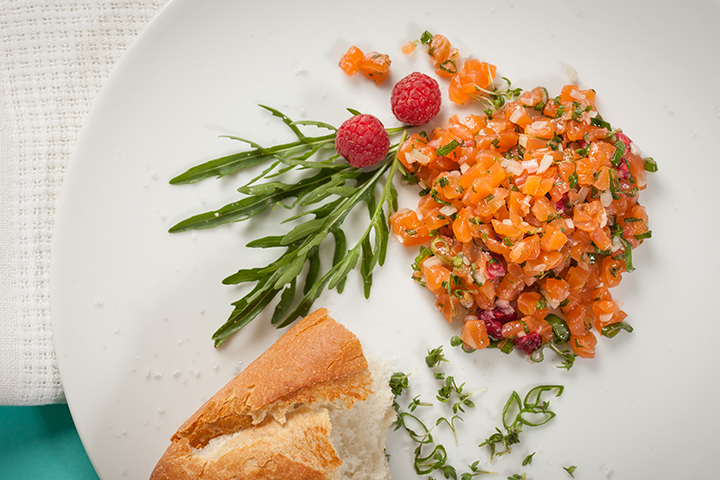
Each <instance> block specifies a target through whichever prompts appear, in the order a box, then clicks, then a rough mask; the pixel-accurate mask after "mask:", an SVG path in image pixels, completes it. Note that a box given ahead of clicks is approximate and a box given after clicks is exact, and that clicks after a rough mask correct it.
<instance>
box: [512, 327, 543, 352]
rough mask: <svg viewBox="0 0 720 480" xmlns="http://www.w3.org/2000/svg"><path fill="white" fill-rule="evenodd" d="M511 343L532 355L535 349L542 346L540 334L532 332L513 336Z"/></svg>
mask: <svg viewBox="0 0 720 480" xmlns="http://www.w3.org/2000/svg"><path fill="white" fill-rule="evenodd" d="M513 344H514V345H515V347H517V348H518V349H520V350H521V351H522V352H524V353H526V354H527V355H532V354H533V352H534V351H535V350H537V349H538V348H540V347H542V335H540V334H539V333H537V332H532V333H528V334H527V335H524V336H522V337H515V339H513Z"/></svg>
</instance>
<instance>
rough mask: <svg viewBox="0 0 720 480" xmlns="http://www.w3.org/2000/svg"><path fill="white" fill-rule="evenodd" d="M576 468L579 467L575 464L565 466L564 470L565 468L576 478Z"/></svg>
mask: <svg viewBox="0 0 720 480" xmlns="http://www.w3.org/2000/svg"><path fill="white" fill-rule="evenodd" d="M576 469H577V467H576V466H575V465H572V466H570V467H563V470H565V471H566V472H567V473H568V474H570V476H571V477H572V478H575V475H574V473H575V470H576Z"/></svg>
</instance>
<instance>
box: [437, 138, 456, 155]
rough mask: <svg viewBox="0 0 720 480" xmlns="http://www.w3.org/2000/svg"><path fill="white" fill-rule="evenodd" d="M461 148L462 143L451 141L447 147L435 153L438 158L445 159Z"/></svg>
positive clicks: (444, 146)
mask: <svg viewBox="0 0 720 480" xmlns="http://www.w3.org/2000/svg"><path fill="white" fill-rule="evenodd" d="M459 146H460V142H458V141H457V140H451V141H450V142H448V143H446V144H445V145H443V146H441V147H440V148H438V149H437V150H436V151H435V153H436V154H437V156H438V157H444V156H446V155H447V154H448V153H450V152H452V151H453V150H455V149H456V148H457V147H459Z"/></svg>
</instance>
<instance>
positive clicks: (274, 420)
mask: <svg viewBox="0 0 720 480" xmlns="http://www.w3.org/2000/svg"><path fill="white" fill-rule="evenodd" d="M371 387H372V377H371V374H370V371H369V370H368V364H367V360H366V359H365V356H364V355H363V351H362V346H361V345H360V341H359V340H358V339H357V337H356V336H355V335H354V334H353V333H352V332H350V331H348V330H347V329H346V328H345V327H343V326H342V325H340V324H338V323H336V322H335V321H334V320H333V319H332V318H331V317H330V316H329V315H328V311H327V310H326V309H324V308H321V309H319V310H317V311H315V312H313V313H311V314H310V315H308V316H307V317H305V318H304V319H302V320H301V321H300V322H298V323H297V324H296V325H295V326H293V327H292V328H291V329H290V330H288V331H287V332H286V333H285V334H284V335H283V336H282V337H280V339H278V340H277V341H276V342H275V343H274V344H273V345H272V346H271V347H270V348H268V349H267V350H266V351H265V352H264V353H263V354H262V355H260V356H259V357H258V358H257V359H256V360H255V361H253V362H252V363H251V364H250V365H248V366H247V368H246V369H245V370H244V371H243V372H241V373H240V374H239V375H238V376H237V377H235V378H234V379H233V380H231V381H230V382H229V383H228V384H227V385H225V386H224V387H223V388H222V389H220V390H219V391H218V392H217V393H216V394H215V395H214V396H213V397H212V398H211V399H210V400H208V401H207V402H206V403H205V404H204V405H203V406H202V407H201V408H200V409H198V410H197V411H196V412H195V413H194V414H193V415H192V416H191V417H190V418H188V419H187V421H185V423H184V424H183V425H182V426H181V427H180V428H179V429H178V431H177V432H176V433H175V435H173V437H172V439H171V440H172V443H171V445H170V447H169V448H168V449H167V451H166V452H165V454H164V455H163V457H162V458H161V459H160V462H158V465H157V466H156V467H155V470H154V471H153V474H152V476H151V477H150V478H151V480H160V479H175V480H179V479H221V478H222V479H226V478H227V479H235V478H237V479H240V478H243V479H244V478H248V479H255V478H257V479H260V478H262V479H278V480H279V479H290V478H292V479H308V480H315V479H317V480H320V479H322V480H325V479H331V478H334V477H333V475H334V472H335V471H336V470H337V469H338V468H339V466H340V464H341V463H342V462H341V461H340V459H339V458H338V457H337V454H336V453H335V450H334V449H333V447H332V445H331V443H330V438H329V435H330V428H331V426H330V421H329V418H328V414H327V410H326V409H325V408H323V407H324V406H339V407H345V408H349V407H351V406H352V405H353V403H354V402H356V401H361V400H365V399H366V398H367V397H368V396H369V395H370V394H371V393H372V392H371V389H372V388H371ZM309 405H310V406H312V409H310V408H307V407H306V406H309ZM285 424H287V425H285ZM230 434H234V435H233V436H232V438H234V439H235V440H234V443H231V444H228V445H233V447H232V448H229V447H227V448H226V447H225V446H223V447H221V448H220V449H219V450H218V448H217V443H218V442H219V441H220V440H221V439H218V440H217V441H213V439H216V438H218V437H223V439H222V442H226V437H224V436H228V435H230ZM206 447H207V448H206ZM211 451H212V452H213V453H212V454H210V453H208V452H211ZM218 452H220V453H218Z"/></svg>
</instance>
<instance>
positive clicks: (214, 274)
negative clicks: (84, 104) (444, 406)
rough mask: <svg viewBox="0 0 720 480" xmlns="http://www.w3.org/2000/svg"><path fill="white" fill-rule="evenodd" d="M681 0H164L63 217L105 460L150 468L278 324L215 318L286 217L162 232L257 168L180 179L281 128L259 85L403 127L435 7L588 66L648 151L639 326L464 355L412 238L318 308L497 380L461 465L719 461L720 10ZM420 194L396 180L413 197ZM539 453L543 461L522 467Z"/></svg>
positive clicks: (398, 461) (99, 455)
mask: <svg viewBox="0 0 720 480" xmlns="http://www.w3.org/2000/svg"><path fill="white" fill-rule="evenodd" d="M669 3H670V2H663V6H661V5H660V4H655V3H653V4H650V3H646V5H647V6H642V5H641V3H640V2H632V3H631V2H621V1H613V2H589V1H577V0H576V1H559V0H554V1H544V2H536V1H526V2H525V1H513V2H508V1H496V2H477V1H467V2H446V3H445V4H444V5H445V6H443V7H440V6H439V4H438V3H437V2H432V3H430V2H427V3H424V2H417V1H413V2H379V1H378V2H363V3H362V4H352V7H351V6H350V5H351V4H350V3H341V2H333V1H321V0H317V1H313V2H302V3H301V2H292V3H291V2H262V3H261V2H233V1H224V2H221V1H204V2H194V1H190V0H176V1H174V2H172V3H171V4H170V5H169V6H168V7H167V8H166V9H165V10H164V11H163V12H162V13H161V14H160V15H159V17H158V18H157V19H156V20H155V21H154V22H153V23H152V24H151V25H150V26H149V27H148V28H147V30H146V31H145V32H144V33H143V34H142V35H141V37H140V38H139V39H138V41H137V42H136V43H135V44H134V45H133V46H132V48H131V49H130V50H129V51H128V53H127V55H125V57H124V58H123V59H122V61H121V62H120V63H119V64H118V66H117V68H116V70H115V72H114V73H113V75H112V76H111V78H110V79H109V81H108V82H107V85H106V86H105V88H104V89H103V90H102V92H101V94H100V95H99V97H98V99H97V102H96V104H95V105H94V107H93V109H92V112H91V114H90V115H89V117H88V118H87V122H86V125H85V128H84V129H83V132H82V135H81V138H80V140H79V142H78V144H77V148H76V150H75V153H74V155H73V158H72V161H71V164H70V166H69V168H68V172H67V177H66V181H65V182H66V183H65V186H64V190H63V194H62V198H61V203H60V205H59V209H58V217H57V222H56V231H55V232H56V236H55V242H54V245H53V255H54V258H53V269H52V306H53V318H54V322H55V325H54V326H55V338H56V342H57V352H58V362H59V367H60V371H61V373H62V378H63V384H64V387H65V392H66V395H67V400H68V403H69V405H70V408H71V410H72V413H73V417H74V419H75V422H76V425H77V428H78V431H79V433H80V437H81V438H82V440H83V442H84V445H85V447H86V448H87V451H88V454H89V456H90V459H91V460H92V462H93V464H94V465H95V467H96V469H97V471H98V474H99V475H100V477H101V478H102V479H103V480H109V479H116V478H117V479H120V478H138V479H139V478H146V477H147V476H148V475H149V473H150V471H151V470H152V468H153V466H154V464H155V462H156V461H157V460H158V459H159V457H160V456H161V455H162V453H163V451H164V450H165V448H166V447H167V445H168V439H169V437H170V436H171V435H172V433H173V432H174V431H175V429H176V428H177V427H178V426H179V425H180V424H181V423H182V422H183V421H184V420H185V418H187V417H188V416H189V415H190V414H191V413H192V412H193V411H194V410H195V409H196V408H197V407H199V406H200V404H201V403H202V402H203V401H204V400H205V399H207V398H208V397H209V396H210V395H211V394H213V393H214V392H215V391H216V390H217V389H218V388H220V386H221V385H223V384H224V383H225V382H227V381H228V380H230V378H232V376H233V375H234V374H235V373H237V372H238V371H239V368H242V367H244V366H245V365H247V364H248V363H249V362H250V361H251V360H252V359H254V358H255V357H256V356H257V355H258V354H259V353H260V352H261V351H263V350H264V349H265V348H267V346H269V345H270V343H271V342H273V341H274V340H275V339H276V338H277V337H278V336H279V335H280V334H281V333H282V332H280V331H277V330H275V329H274V328H272V327H270V326H269V322H268V321H267V320H268V317H267V316H266V315H263V316H261V318H258V319H257V320H256V321H255V322H253V323H252V324H251V325H250V326H249V327H247V328H246V330H245V331H243V332H241V333H240V334H239V335H236V336H235V337H234V338H232V339H231V340H230V341H229V342H228V343H227V344H226V345H224V346H223V347H222V348H220V349H215V348H214V347H213V344H212V342H211V340H210V336H211V334H212V332H213V331H214V330H215V329H216V328H217V327H218V326H219V325H220V324H222V323H223V322H224V320H225V318H226V316H227V315H228V313H229V309H230V306H229V304H230V302H232V301H234V300H236V299H237V298H239V292H238V291H237V290H236V289H234V288H232V287H227V286H222V285H221V284H220V280H221V279H222V278H224V277H225V276H226V275H228V274H230V273H233V272H234V271H235V270H236V269H238V268H240V267H250V266H257V265H260V264H262V263H263V262H266V261H267V260H269V259H270V258H272V257H271V256H270V255H271V253H274V252H265V251H259V252H258V251H255V250H252V251H250V250H248V249H246V248H244V246H243V245H244V244H245V243H246V242H247V241H248V240H249V239H251V238H254V237H255V236H258V235H260V234H262V233H264V232H279V231H280V230H278V228H279V227H278V226H277V225H276V224H274V223H273V224H270V223H267V222H266V223H263V222H262V221H259V222H255V221H252V222H250V223H246V224H237V225H233V226H231V227H227V228H219V229H216V230H213V231H201V232H197V233H187V234H172V235H171V234H168V233H167V230H168V228H169V227H170V226H171V225H173V224H174V223H176V222H177V221H179V220H181V219H183V218H185V217H187V216H189V215H191V214H194V213H199V212H201V211H206V210H210V209H213V208H216V207H219V206H221V205H224V204H225V203H228V202H230V201H233V200H235V199H237V198H239V197H238V195H237V194H236V193H235V191H234V189H235V188H236V187H237V186H239V185H240V184H241V183H242V180H243V179H244V178H247V176H246V174H245V176H242V175H241V176H240V177H232V178H225V179H223V180H221V181H217V180H206V181H205V182H202V183H199V184H196V185H192V186H170V185H169V184H168V180H169V179H170V178H171V177H172V176H174V175H177V174H178V173H181V172H182V171H184V170H185V169H186V168H188V167H190V166H192V165H195V164H197V163H198V162H200V161H201V160H206V159H210V158H214V157H216V156H220V155H223V154H226V153H230V152H233V151H235V149H237V148H239V147H241V145H240V144H238V143H236V142H233V141H231V140H227V139H221V138H218V136H219V135H224V134H235V135H241V136H245V137H249V138H253V139H255V140H257V141H258V142H260V143H264V144H270V143H275V142H279V141H285V140H287V139H289V136H288V133H289V132H288V131H286V130H285V127H284V126H283V125H282V124H281V123H280V122H279V121H276V119H271V118H270V116H269V115H268V114H267V113H266V112H264V111H262V110H261V109H260V108H258V107H257V106H256V105H257V104H259V103H264V104H267V105H270V106H273V107H276V108H279V109H280V110H282V111H284V112H285V113H287V114H288V115H290V116H292V117H294V118H296V119H314V120H322V121H326V122H329V123H333V124H335V125H338V124H339V123H340V122H341V121H342V120H343V119H344V118H345V117H347V116H348V113H347V112H346V110H345V108H346V107H352V108H355V109H358V110H361V111H363V112H371V113H374V114H376V115H377V116H378V117H380V118H381V120H383V121H384V122H385V123H386V125H394V124H395V123H394V122H393V119H392V117H391V116H390V111H389V102H388V97H389V91H390V89H391V86H392V84H393V80H397V79H399V78H400V77H401V76H403V75H404V74H406V73H409V72H410V71H412V70H422V71H428V72H429V71H430V67H429V64H428V62H427V60H426V58H425V57H424V56H423V55H421V54H420V53H419V52H416V53H415V54H414V55H412V56H410V57H405V56H404V55H403V54H402V53H401V52H400V46H401V45H402V43H403V42H405V41H406V40H412V39H416V38H418V37H419V36H420V34H421V33H422V32H423V31H424V30H426V29H427V30H430V31H432V32H435V33H442V34H445V35H446V36H448V37H449V38H450V40H451V41H452V42H453V44H454V45H457V46H458V47H459V48H460V53H461V55H463V56H468V55H472V56H475V57H478V58H480V59H482V60H487V61H489V62H492V63H494V64H495V65H497V66H498V69H499V73H500V74H501V75H503V76H506V77H508V78H510V79H512V80H513V83H514V85H516V86H520V87H523V88H525V89H530V88H532V87H534V86H536V85H544V86H546V87H548V88H549V90H550V92H551V94H552V95H555V94H557V93H558V92H559V89H560V87H561V86H562V85H563V84H565V83H567V82H568V78H567V76H566V75H567V67H572V68H574V69H575V71H576V72H577V78H578V82H579V84H580V85H581V87H582V88H594V89H596V90H597V96H598V105H599V109H600V111H601V113H602V114H603V116H604V117H605V118H606V119H607V120H608V121H610V122H611V123H612V124H613V125H614V126H619V127H622V128H623V129H624V131H625V132H626V133H627V134H628V135H629V136H630V137H631V138H632V139H633V140H634V141H635V142H636V143H637V144H638V145H639V146H640V147H641V148H642V149H643V151H644V153H645V154H647V155H651V156H653V157H654V158H655V159H656V160H657V163H658V165H659V168H660V169H659V172H658V173H657V174H655V175H652V176H651V177H650V187H649V188H648V189H647V190H646V191H644V192H643V194H642V198H641V203H643V204H644V205H646V207H647V209H648V213H649V215H650V225H651V228H652V230H653V238H652V239H651V240H650V241H647V242H645V244H643V245H642V247H641V248H639V249H638V250H637V251H636V253H635V258H634V260H635V264H636V266H637V271H636V272H634V273H632V274H628V275H625V278H624V282H623V284H622V285H621V286H620V287H618V288H617V289H616V293H615V297H616V298H618V299H620V300H622V301H623V302H624V310H625V311H627V313H629V315H630V317H629V319H628V320H629V322H630V323H631V324H632V325H633V326H634V327H635V332H634V333H632V334H631V335H628V334H625V333H623V334H620V335H618V336H617V337H616V338H614V339H612V340H608V339H600V341H599V345H598V348H597V351H598V355H597V357H598V358H597V359H595V360H593V361H579V362H578V363H577V364H576V365H575V367H574V368H573V369H572V370H571V371H570V372H566V371H563V370H560V369H558V368H555V367H556V365H557V362H556V361H554V360H552V361H546V362H544V363H542V364H530V363H528V362H526V361H525V360H523V359H522V358H521V356H520V355H519V354H512V355H510V356H504V355H503V354H501V353H499V352H498V351H484V352H479V353H475V354H473V355H465V354H460V353H458V352H457V350H455V349H450V347H449V346H448V340H449V338H450V336H451V335H453V334H454V333H456V329H455V328H454V327H452V326H449V325H447V324H446V323H445V322H444V321H443V320H442V319H441V318H440V317H439V314H437V313H436V312H435V311H434V310H433V308H432V298H431V295H430V294H429V293H428V292H426V291H424V290H422V289H421V288H420V287H418V286H417V285H415V284H413V282H412V281H411V279H410V263H411V261H412V258H413V256H414V255H415V250H414V249H405V248H404V247H401V246H400V245H399V244H398V243H397V242H393V243H392V244H391V245H390V254H389V259H388V262H387V264H386V266H385V267H383V268H382V269H380V270H378V271H377V272H376V274H375V284H374V288H373V291H372V296H371V298H370V300H365V299H364V298H363V297H362V295H361V286H360V282H359V281H358V274H356V273H352V274H351V275H350V278H351V280H350V282H349V283H348V286H347V288H346V291H345V293H343V294H342V295H338V294H337V293H335V292H332V293H328V294H325V295H323V296H322V297H321V299H320V300H319V301H318V302H317V303H316V306H320V305H324V306H327V307H328V308H329V309H330V310H331V312H332V314H333V315H334V316H335V317H336V318H337V319H338V320H340V321H341V322H343V323H344V324H346V325H347V326H348V327H349V328H350V329H352V330H353V331H355V332H356V333H357V335H358V336H359V337H360V339H361V340H362V342H363V343H364V345H365V347H366V349H368V350H371V351H375V352H378V353H380V354H382V355H385V356H388V357H389V358H391V359H393V361H394V362H395V367H396V369H398V370H404V371H411V370H416V369H417V372H416V374H414V375H413V377H412V378H413V380H415V383H416V384H419V385H424V388H425V389H430V387H432V385H433V384H432V380H431V379H430V377H429V376H428V375H427V372H426V369H425V367H424V366H423V363H422V362H423V357H424V355H425V353H426V350H427V349H428V348H433V347H435V346H438V345H440V344H444V345H445V346H446V350H447V351H449V353H450V355H451V358H452V362H451V364H450V367H449V368H450V369H451V370H450V371H451V372H452V373H453V374H455V375H456V377H457V378H458V379H460V380H462V381H465V382H466V383H467V387H466V388H468V389H472V390H475V389H485V390H483V391H482V392H479V393H477V394H476V395H475V397H474V398H475V402H476V404H477V408H476V409H475V410H476V411H475V413H473V414H472V415H468V416H467V418H466V421H465V422H464V423H463V424H462V425H461V427H460V429H461V432H460V434H459V436H460V440H461V445H460V447H459V448H457V449H455V448H454V447H453V448H450V447H449V450H450V451H451V455H452V458H453V460H452V463H453V464H454V465H455V466H457V467H458V469H460V470H459V471H463V470H462V469H463V468H465V465H467V463H470V462H472V461H474V460H481V461H482V463H481V466H482V467H483V468H485V469H487V470H493V471H496V472H499V473H500V474H501V475H499V476H498V477H497V478H505V477H507V476H508V475H510V474H513V473H521V472H527V473H528V475H529V478H536V479H538V478H569V476H568V474H567V473H566V472H565V471H563V470H562V468H563V467H568V466H571V465H576V466H577V470H576V471H575V478H577V479H591V478H593V479H594V478H616V479H629V478H712V477H714V474H715V472H716V465H715V461H714V458H713V457H712V456H711V455H712V449H711V446H712V445H713V444H715V443H716V435H717V432H718V427H720V420H719V419H720V416H718V415H716V414H715V412H714V410H713V405H714V403H715V401H716V399H717V398H719V397H720V395H718V394H719V393H720V391H719V389H720V387H719V386H718V385H719V383H718V382H717V381H716V378H715V375H714V374H713V373H710V374H708V372H714V366H715V364H716V363H717V349H718V348H720V343H719V342H718V337H717V336H718V328H717V322H716V319H717V318H718V314H717V307H716V305H715V299H716V298H717V294H718V287H720V282H718V276H717V271H718V268H717V267H718V260H717V253H716V252H717V239H718V236H719V235H718V234H719V233H720V229H719V228H718V223H717V220H716V218H717V215H716V208H715V206H716V200H715V199H716V197H717V194H716V193H715V189H716V182H717V178H719V177H720V167H719V165H720V162H718V158H717V151H718V149H717V139H718V138H720V95H719V94H718V88H717V86H718V85H719V84H720V71H719V64H718V60H717V52H716V48H717V46H718V45H720V35H719V34H718V33H717V32H718V30H717V28H716V23H717V21H718V20H720V15H719V12H718V6H717V3H715V2H700V1H698V2H690V3H692V8H690V6H689V5H688V4H687V2H684V3H679V2H678V3H675V2H673V3H672V4H670V5H668V4H669ZM450 6H452V7H450ZM351 44H356V45H358V46H359V47H361V48H362V49H365V50H378V51H383V52H386V53H389V54H390V56H391V58H392V59H393V67H392V71H393V78H392V79H391V80H390V81H388V82H387V83H386V84H385V85H383V86H382V87H380V88H378V87H376V86H374V85H373V84H371V83H370V82H368V81H366V80H364V79H362V78H357V77H355V78H348V77H347V76H345V75H344V74H343V73H342V72H341V71H340V70H339V69H338V68H337V62H338V59H339V57H340V55H341V54H342V53H343V52H344V51H345V50H346V49H347V48H348V47H349V46H350V45H351ZM553 92H554V93H553ZM446 105H448V104H447V103H446ZM416 200H417V197H416V196H415V193H414V192H412V191H411V190H409V189H406V190H404V191H403V192H402V196H401V203H403V204H404V205H405V206H408V207H412V206H414V205H415V202H416ZM541 383H560V384H563V385H564V386H565V388H566V390H565V393H564V395H563V396H562V397H560V398H556V399H553V400H552V401H551V405H552V406H553V408H554V410H555V411H556V412H557V414H558V416H557V418H556V419H555V420H553V421H552V422H551V423H550V424H547V425H545V426H543V427H541V428H537V429H527V430H526V432H524V433H523V437H524V438H523V440H522V443H520V444H519V445H517V446H516V447H515V448H514V449H513V452H512V454H511V455H509V456H504V457H501V458H499V459H496V461H495V462H493V464H492V465H490V464H488V453H487V450H486V449H478V448H477V444H478V443H480V442H481V441H482V440H483V439H484V438H485V437H487V436H488V435H490V434H492V433H493V431H494V428H495V426H498V425H499V418H498V414H499V412H500V410H501V408H502V405H503V403H504V401H505V399H506V398H507V397H508V395H509V394H510V393H511V392H512V390H518V391H519V392H520V393H524V392H525V391H527V390H528V389H529V388H530V387H532V386H535V385H538V384H541ZM428 391H429V390H428ZM427 398H428V399H429V398H431V397H430V396H428V397H427ZM389 442H390V445H389V448H388V451H389V453H391V455H392V457H391V466H392V470H393V474H394V478H398V479H406V478H414V473H413V472H412V469H411V455H412V453H411V452H412V450H411V449H410V448H409V446H408V445H407V443H406V442H404V441H403V440H402V437H401V436H398V435H396V434H392V435H391V436H390V441H389ZM532 452H537V453H536V455H535V457H534V461H533V463H532V465H529V466H526V467H523V466H521V462H522V460H523V459H524V458H525V456H526V455H527V454H530V453H532ZM436 478H437V475H436Z"/></svg>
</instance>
